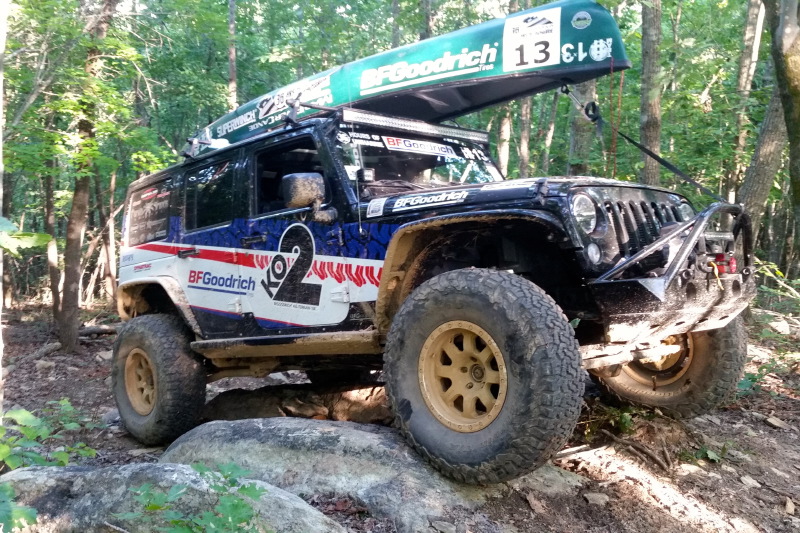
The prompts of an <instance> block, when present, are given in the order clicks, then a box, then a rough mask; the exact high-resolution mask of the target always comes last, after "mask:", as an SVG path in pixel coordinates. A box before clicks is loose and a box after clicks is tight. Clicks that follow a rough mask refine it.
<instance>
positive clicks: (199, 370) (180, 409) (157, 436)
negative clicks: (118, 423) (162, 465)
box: [111, 314, 206, 446]
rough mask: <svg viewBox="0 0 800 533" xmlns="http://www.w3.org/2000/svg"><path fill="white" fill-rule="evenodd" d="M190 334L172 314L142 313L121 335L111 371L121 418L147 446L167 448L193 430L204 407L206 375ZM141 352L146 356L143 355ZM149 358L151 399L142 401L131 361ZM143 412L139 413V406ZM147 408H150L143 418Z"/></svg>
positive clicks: (149, 397) (117, 342)
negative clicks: (129, 368) (190, 345)
mask: <svg viewBox="0 0 800 533" xmlns="http://www.w3.org/2000/svg"><path fill="white" fill-rule="evenodd" d="M190 338H191V332H190V331H189V330H188V328H187V327H186V326H185V325H184V323H183V321H182V320H181V319H180V318H179V317H177V316H174V315H161V314H156V315H144V316H139V317H136V318H134V319H132V320H130V321H129V322H128V323H127V324H125V326H124V327H123V329H122V331H120V332H119V334H118V335H117V339H116V341H115V342H114V350H113V357H112V368H111V387H112V391H113V393H114V399H115V400H116V402H117V408H118V409H119V414H120V418H121V420H122V422H123V424H124V425H125V428H126V429H127V430H128V432H130V433H131V435H133V436H134V437H135V438H136V439H137V440H138V441H140V442H141V443H143V444H146V445H148V446H153V445H159V444H165V443H168V442H171V441H173V440H175V439H176V438H177V437H179V436H180V435H182V434H184V433H185V432H187V431H189V430H190V429H192V428H193V427H194V426H196V425H197V423H198V421H199V420H200V414H201V411H202V409H203V405H204V404H205V394H206V372H205V369H204V367H203V364H202V362H201V360H200V357H199V356H198V355H197V354H195V353H194V352H193V351H192V350H191V349H190V348H189V340H190ZM142 354H145V355H144V356H143V355H142ZM134 357H135V358H138V359H142V358H144V359H146V360H147V362H146V364H144V365H143V366H149V369H150V371H151V372H150V375H151V376H152V382H153V389H154V392H153V393H152V395H149V396H147V397H146V399H145V400H144V403H145V404H146V405H147V407H145V408H143V407H142V402H143V400H142V399H141V398H139V397H137V395H136V393H135V392H132V393H131V394H130V395H129V392H130V391H131V389H132V387H133V388H135V385H131V379H130V370H129V373H128V374H127V384H126V365H128V367H130V365H131V361H129V358H134ZM135 406H138V407H139V410H138V411H137V407H135ZM147 408H150V409H152V410H151V411H150V412H149V413H146V414H143V413H142V411H143V410H146V409H147Z"/></svg>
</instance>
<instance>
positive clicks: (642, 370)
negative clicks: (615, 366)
mask: <svg viewBox="0 0 800 533" xmlns="http://www.w3.org/2000/svg"><path fill="white" fill-rule="evenodd" d="M662 344H665V345H669V346H674V345H676V344H677V345H680V347H681V350H680V351H679V352H676V353H674V354H672V355H668V356H667V357H664V358H662V359H660V360H658V361H653V362H648V363H645V362H642V361H634V362H632V363H629V364H627V365H625V366H624V367H623V368H622V370H623V372H625V373H626V374H628V376H630V377H631V379H633V380H635V381H637V382H639V383H641V384H642V385H645V386H650V387H653V390H657V389H658V388H659V387H664V386H666V385H669V384H671V383H675V382H676V381H678V380H679V379H681V378H682V377H683V375H684V374H686V371H687V370H689V367H690V366H691V364H692V359H693V356H694V349H693V345H692V337H691V335H671V336H670V337H667V338H666V339H664V340H663V341H662Z"/></svg>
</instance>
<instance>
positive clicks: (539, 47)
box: [514, 41, 550, 67]
mask: <svg viewBox="0 0 800 533" xmlns="http://www.w3.org/2000/svg"><path fill="white" fill-rule="evenodd" d="M533 46H534V51H533V53H534V56H533V62H534V63H536V64H538V63H547V62H548V61H550V43H549V42H547V41H539V42H536V43H533ZM514 50H515V51H516V52H517V53H518V54H519V61H517V66H518V67H524V66H526V65H528V64H529V63H528V61H527V58H526V57H525V54H526V50H525V45H524V44H521V45H519V46H518V47H517V48H515V49H514Z"/></svg>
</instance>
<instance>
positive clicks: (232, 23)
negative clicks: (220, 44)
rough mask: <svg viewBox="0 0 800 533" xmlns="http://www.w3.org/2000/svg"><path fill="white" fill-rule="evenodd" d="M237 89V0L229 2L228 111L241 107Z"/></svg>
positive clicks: (229, 0)
mask: <svg viewBox="0 0 800 533" xmlns="http://www.w3.org/2000/svg"><path fill="white" fill-rule="evenodd" d="M237 102H238V96H237V88H236V0H228V109H229V110H230V111H233V110H234V109H236V108H237V107H239V104H238V103H237Z"/></svg>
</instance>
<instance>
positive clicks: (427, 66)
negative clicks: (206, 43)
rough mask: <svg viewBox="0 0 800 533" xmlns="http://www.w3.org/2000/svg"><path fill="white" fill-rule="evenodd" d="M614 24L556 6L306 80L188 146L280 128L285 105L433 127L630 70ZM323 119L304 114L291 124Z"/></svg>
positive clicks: (594, 8)
mask: <svg viewBox="0 0 800 533" xmlns="http://www.w3.org/2000/svg"><path fill="white" fill-rule="evenodd" d="M630 66H631V63H630V61H629V60H628V58H627V56H626V54H625V48H624V46H623V43H622V38H621V36H620V32H619V27H618V26H617V24H616V22H615V21H614V19H613V18H612V17H611V14H610V13H609V12H608V11H607V10H606V9H605V8H604V7H602V6H600V5H599V4H597V3H596V2H595V1H594V0H562V1H560V2H554V3H551V4H546V5H543V6H540V7H536V8H533V9H528V10H525V11H521V12H518V13H514V14H511V15H508V16H507V17H505V18H499V19H495V20H491V21H488V22H484V23H483V24H478V25H476V26H470V27H468V28H464V29H462V30H458V31H454V32H451V33H447V34H444V35H440V36H438V37H433V38H430V39H426V40H424V41H420V42H417V43H413V44H409V45H406V46H403V47H400V48H395V49H393V50H388V51H386V52H382V53H380V54H376V55H373V56H370V57H367V58H364V59H360V60H357V61H353V62H351V63H347V64H345V65H342V66H340V67H334V68H332V69H330V70H327V71H325V72H322V73H320V74H316V75H314V76H310V77H308V78H304V79H302V80H300V81H297V82H295V83H292V84H290V85H287V86H285V87H281V88H279V89H276V90H274V91H272V92H269V93H267V94H265V95H263V96H260V97H258V98H256V99H254V100H252V101H250V102H248V103H246V104H244V105H242V106H240V107H239V108H238V109H236V110H234V111H232V112H230V113H228V114H226V115H224V116H223V117H221V118H220V119H218V120H217V121H215V122H213V123H212V124H210V125H209V126H207V127H206V128H203V129H202V130H200V131H199V132H198V133H197V135H196V136H195V137H194V138H193V139H192V141H193V142H192V143H191V146H190V148H189V153H190V154H191V155H192V156H197V155H200V154H202V153H204V152H207V151H209V150H214V149H218V148H223V147H225V146H229V145H230V144H233V143H236V142H240V141H243V140H245V139H247V138H249V137H252V136H255V135H258V134H260V133H263V132H264V131H267V130H269V129H272V128H275V127H278V126H281V125H283V124H284V122H283V118H284V117H285V116H286V113H287V111H288V109H289V104H288V103H287V102H288V101H291V100H299V101H301V102H305V103H309V104H314V105H318V106H328V107H344V106H348V107H354V108H358V109H365V110H369V111H375V112H380V113H385V114H389V115H395V116H401V117H407V118H415V119H420V120H425V121H428V122H438V121H442V120H445V119H448V118H454V117H457V116H460V115H464V114H467V113H471V112H473V111H477V110H479V109H482V108H484V107H487V106H491V105H495V104H499V103H502V102H506V101H509V100H513V99H516V98H520V97H522V96H526V95H529V94H535V93H540V92H544V91H548V90H550V89H553V88H556V87H559V86H561V85H563V84H564V83H570V84H572V83H581V82H584V81H587V80H590V79H593V78H598V77H600V76H604V75H607V74H610V73H612V72H616V71H619V70H623V69H626V68H629V67H630ZM318 113H320V111H319V110H317V109H312V108H307V107H301V108H299V109H298V113H297V117H298V118H300V117H309V116H312V115H314V114H318Z"/></svg>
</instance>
